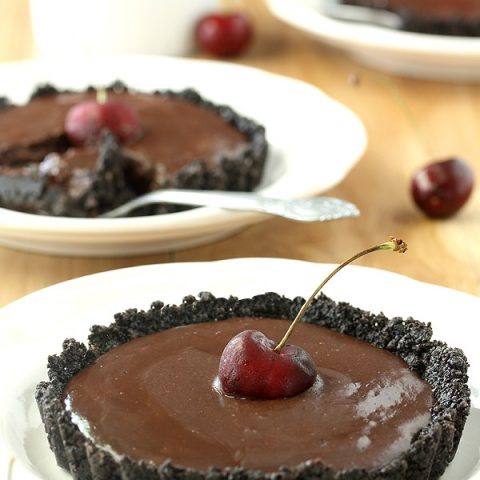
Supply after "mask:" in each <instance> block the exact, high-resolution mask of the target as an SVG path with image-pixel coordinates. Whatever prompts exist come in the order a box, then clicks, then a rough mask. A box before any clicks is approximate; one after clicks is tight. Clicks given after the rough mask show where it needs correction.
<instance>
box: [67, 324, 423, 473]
mask: <svg viewBox="0 0 480 480" xmlns="http://www.w3.org/2000/svg"><path fill="white" fill-rule="evenodd" d="M288 326H289V322H288V321H286V320H278V319H277V320H275V319H268V318H252V317H236V318H232V319H229V320H225V321H224V322H222V323H221V324H220V325H219V324H217V323H213V322H206V323H200V324H195V325H186V326H183V327H177V328H172V329H168V330H166V331H163V332H159V333H156V334H151V335H146V336H144V337H141V338H137V339H135V340H132V341H130V342H127V343H125V344H123V345H120V346H119V347H117V348H114V349H113V350H110V351H109V352H107V353H105V354H104V355H102V356H101V357H100V358H99V359H98V360H97V361H96V362H95V363H94V364H92V365H90V366H88V367H86V368H84V369H83V370H81V371H80V372H79V373H78V374H77V375H75V376H74V377H73V378H72V380H71V381H70V382H69V384H68V385H67V388H66V390H65V396H66V402H67V405H68V407H69V408H71V411H72V417H73V418H74V419H75V421H76V423H77V424H78V426H79V427H80V428H81V430H82V431H83V432H84V433H86V434H91V437H92V440H93V441H94V442H95V443H96V444H99V445H106V446H108V447H110V448H112V449H113V451H114V452H116V453H117V454H122V455H128V456H129V457H130V458H132V459H134V460H137V461H140V460H147V461H151V462H154V463H156V464H161V463H163V462H164V461H166V460H167V459H170V460H171V461H172V462H174V463H176V464H178V465H184V466H188V467H191V468H196V469H199V470H208V468H209V467H210V466H212V465H216V466H217V467H223V468H224V467H243V468H249V469H258V470H262V471H267V472H269V471H275V470H277V469H278V467H279V466H280V465H281V466H288V467H294V466H296V465H298V464H300V463H302V462H305V461H306V460H309V459H314V460H315V461H319V462H322V463H323V464H325V465H328V466H329V467H332V468H335V469H337V470H342V469H352V468H374V467H379V466H382V465H384V464H386V463H388V462H389V461H390V460H392V459H393V458H395V457H396V456H398V455H399V454H400V453H402V452H404V451H405V450H407V449H408V446H409V445H410V442H411V440H412V438H413V436H414V434H416V433H417V432H418V431H419V430H420V429H421V428H423V427H425V426H426V425H427V424H428V422H429V421H430V408H431V406H432V392H431V388H430V386H429V385H428V384H427V383H426V382H425V381H423V380H421V379H420V378H419V377H418V375H416V374H415V373H414V372H412V371H410V370H409V369H408V367H407V365H406V364H405V362H403V360H402V359H401V358H399V357H397V356H396V355H393V354H391V353H389V352H387V351H386V350H382V349H379V348H375V347H372V346H371V345H370V344H368V343H366V342H362V341H360V340H357V339H356V338H353V337H350V336H348V335H343V334H340V333H337V332H333V331H332V330H328V329H326V328H324V327H319V326H316V325H311V324H310V325H309V324H306V323H301V324H300V325H298V326H297V328H296V330H295V332H294V334H293V336H292V342H294V343H295V344H296V345H298V346H301V347H302V348H303V349H305V350H306V351H307V352H308V353H309V354H310V356H311V357H312V359H313V360H314V361H315V364H316V366H317V372H318V377H317V381H316V382H315V384H314V385H313V387H311V388H309V389H308V390H307V391H305V392H303V393H302V394H300V395H296V396H293V397H291V398H288V399H278V400H269V401H267V400H265V401H255V400H246V399H239V398H232V397H229V396H226V395H224V394H223V393H221V391H219V387H218V386H216V385H215V382H216V376H217V373H218V366H219V362H220V355H221V353H222V351H223V349H224V347H225V345H226V344H227V343H228V342H229V340H230V339H232V338H233V337H234V336H235V335H237V334H238V333H240V332H241V331H243V330H249V329H256V330H259V331H261V332H262V333H264V334H266V335H267V336H268V337H269V338H271V339H277V340H279V339H280V338H281V337H282V335H283V333H284V332H285V331H286V330H287V329H288ZM87 432H88V433H87Z"/></svg>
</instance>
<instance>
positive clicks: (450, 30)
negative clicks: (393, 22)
mask: <svg viewBox="0 0 480 480" xmlns="http://www.w3.org/2000/svg"><path fill="white" fill-rule="evenodd" d="M342 3H344V4H346V5H359V6H367V7H370V8H376V9H383V10H388V11H394V12H395V13H397V14H398V15H400V17H401V18H402V21H403V26H402V30H406V31H409V32H416V33H427V34H434V35H449V36H459V37H479V36H480V19H479V18H477V19H472V20H470V19H468V18H463V17H460V16H452V17H451V18H448V19H446V18H440V17H436V16H435V15H431V16H418V15H415V14H414V13H413V12H411V11H409V9H408V8H403V9H400V8H398V9H394V8H390V7H389V6H388V1H387V2H377V3H375V2H374V1H372V0H342Z"/></svg>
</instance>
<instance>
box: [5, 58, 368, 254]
mask: <svg viewBox="0 0 480 480" xmlns="http://www.w3.org/2000/svg"><path fill="white" fill-rule="evenodd" d="M118 79H120V80H122V81H124V82H125V83H126V84H127V85H129V86H131V87H134V88H136V89H139V90H143V91H153V90H155V89H171V90H182V89H184V88H189V87H192V88H195V89H196V90H197V91H198V92H199V93H200V94H202V95H203V96H205V97H206V98H207V99H209V100H212V101H213V102H215V103H220V104H222V103H223V104H228V105H230V106H232V107H233V108H234V109H235V110H236V111H237V112H238V113H240V114H242V115H245V116H248V117H251V118H253V119H255V120H256V121H257V122H259V123H261V124H263V125H264V126H265V128H266V133H267V140H268V142H269V144H270V153H269V156H268V158H267V166H266V170H265V174H264V178H263V180H262V183H261V185H260V187H259V188H258V191H259V192H261V193H263V194H265V195H270V196H273V197H279V198H293V197H305V196H309V195H315V194H318V193H321V192H324V191H325V190H327V189H329V188H331V187H333V186H334V185H336V184H337V183H339V182H340V181H341V180H342V179H343V178H344V177H345V175H346V174H347V173H348V171H349V170H350V168H351V167H352V166H353V165H354V164H355V163H356V162H357V161H358V160H359V159H360V157H361V156H362V154H363V152H364V151H365V148H366V144H367V136H366V132H365V128H364V126H363V124H362V123H361V121H360V120H359V119H358V117H357V116H356V115H355V114H354V113H352V112H351V111H350V110H349V109H347V108H346V107H344V106H343V105H341V104H340V103H338V102H336V101H334V100H332V99H331V98H330V97H328V96H326V95H325V94H324V93H322V92H321V91H320V90H319V89H317V88H316V87H314V86H312V85H309V84H307V83H304V82H300V81H298V80H294V79H291V78H287V77H283V76H279V75H275V74H271V73H267V72H264V71H262V70H258V69H254V68H250V67H245V66H240V65H234V64H229V63H223V62H215V61H206V60H190V59H180V58H173V57H157V56H120V57H105V58H98V57H96V58H89V59H88V58H84V59H75V60H71V61H62V62H58V61H27V62H18V63H11V64H1V65H0V96H1V95H6V96H8V97H9V98H11V99H12V100H13V101H15V102H25V101H26V100H27V99H28V97H29V95H30V94H31V92H32V90H33V89H34V88H35V86H36V85H38V84H41V83H45V82H50V83H53V84H54V85H56V86H58V87H60V88H72V89H82V88H85V87H86V86H87V85H92V84H93V85H105V84H108V83H110V82H112V81H114V80H118ZM265 218H268V217H267V216H265V215H262V214H258V213H246V212H229V211H226V210H221V209H218V208H207V207H202V208H197V209H193V210H189V211H184V212H179V213H173V214H168V215H155V216H149V217H137V218H119V219H79V218H65V217H62V218H58V217H57V218H55V217H48V216H44V215H31V214H25V213H20V212H15V211H13V210H6V209H1V208H0V244H3V245H6V246H11V247H14V248H20V249H25V250H31V251H36V252H45V253H50V254H59V255H88V256H114V255H134V254H146V253H154V252H164V251H172V250H179V249H182V248H187V247H191V246H194V245H199V244H201V243H206V242H209V241H212V240H215V239H218V238H221V237H224V236H226V235H229V234H231V233H233V232H235V231H237V230H239V229H241V228H242V227H245V226H247V225H250V224H253V223H256V222H259V221H261V220H263V219H265Z"/></svg>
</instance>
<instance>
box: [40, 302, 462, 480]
mask: <svg viewBox="0 0 480 480" xmlns="http://www.w3.org/2000/svg"><path fill="white" fill-rule="evenodd" d="M303 302H304V300H303V299H301V298H296V299H294V300H290V299H286V298H284V297H281V296H279V295H276V294H273V293H269V294H265V295H259V296H256V297H253V298H252V299H242V300H239V299H237V298H234V297H231V298H228V299H224V298H215V297H213V296H212V295H211V294H207V293H203V294H201V295H200V297H199V299H196V298H194V297H186V298H185V300H184V302H183V303H182V304H181V305H179V306H165V305H163V304H162V303H161V302H155V303H154V304H152V308H151V309H150V310H149V311H147V312H143V311H137V310H128V311H126V312H124V313H122V314H118V315H116V318H115V323H114V324H112V325H111V326H109V327H99V326H96V327H92V333H91V335H90V336H89V344H90V346H89V348H87V347H85V346H84V345H83V344H80V343H78V342H76V341H74V340H66V341H65V343H64V350H63V353H62V354H60V355H59V356H57V355H54V356H51V357H50V358H49V376H50V382H42V383H40V384H39V385H38V388H37V395H36V396H37V401H38V404H39V408H40V411H41V414H42V419H43V421H44V424H45V428H46V431H47V434H48V438H49V442H50V445H51V448H52V450H53V451H54V452H55V455H56V458H57V462H58V464H59V465H61V466H62V467H63V468H66V469H67V470H69V471H70V472H71V473H72V474H73V475H74V476H75V478H79V479H85V480H86V479H89V480H90V479H92V480H99V479H106V478H108V479H120V478H122V479H124V480H129V479H132V480H133V479H136V480H143V479H166V478H168V479H174V478H175V479H202V478H207V479H254V478H255V479H259V478H265V479H269V480H273V479H277V480H280V479H281V480H283V479H284V480H286V479H313V478H317V479H337V480H338V479H341V480H347V479H348V480H354V479H380V478H382V479H385V478H388V479H392V480H395V479H416V480H421V479H437V478H439V477H440V476H441V474H442V473H443V472H444V470H445V468H446V466H447V465H448V463H449V462H450V461H451V460H452V459H453V456H454V454H455V451H456V449H457V446H458V442H459V440H460V436H461V433H462V430H463V426H464V424H465V420H466V417H467V415H468V412H469V406H470V400H469V394H470V392H469V389H468V386H467V374H466V371H467V361H466V359H465V357H464V355H463V353H462V352H461V351H460V350H458V349H452V348H449V347H448V346H446V345H445V344H444V343H441V342H438V341H432V340H431V334H432V332H431V329H430V327H429V326H428V325H424V324H422V323H420V322H417V321H415V320H412V319H407V320H403V319H400V318H393V319H387V318H386V317H384V316H383V315H372V314H370V313H368V312H365V311H362V310H359V309H356V308H354V307H351V306H349V305H347V304H344V303H339V304H337V303H335V302H332V301H331V300H329V299H328V298H327V297H325V296H323V295H321V296H320V297H319V298H318V299H317V300H316V301H315V302H314V303H313V305H312V307H311V308H310V309H309V311H308V312H307V314H306V316H305V317H304V319H305V322H307V323H313V324H316V325H321V326H325V327H327V328H329V329H331V330H333V331H338V332H341V333H345V334H347V335H350V336H353V337H357V338H358V339H360V340H363V341H365V342H368V343H370V344H371V345H374V346H376V347H380V348H383V349H385V350H387V351H389V352H391V353H393V354H395V355H397V356H398V357H400V358H401V359H403V360H404V361H405V362H406V364H407V365H408V367H409V369H410V370H412V371H413V372H415V373H416V374H418V375H419V376H420V377H421V378H423V379H424V380H425V381H426V382H427V383H428V384H429V385H430V386H431V388H432V391H433V396H434V403H433V406H432V408H431V411H430V414H431V420H430V422H429V423H428V425H427V426H426V427H424V428H421V430H420V431H419V432H417V433H416V434H415V435H414V436H413V439H412V441H411V443H410V445H409V447H408V449H407V450H406V451H405V452H403V453H399V454H398V455H396V456H395V458H393V459H391V460H390V461H388V460H387V462H386V463H383V464H381V465H374V466H371V467H368V466H364V467H352V468H349V467H346V468H335V467H332V466H329V465H328V464H326V463H323V462H321V461H316V460H315V459H310V460H308V461H305V462H303V463H300V464H299V465H296V466H285V467H282V466H280V465H279V467H278V470H277V471H275V472H273V473H265V472H261V471H258V470H254V469H248V468H246V469H244V468H241V467H225V468H222V467H221V466H220V467H219V466H215V465H212V466H211V467H210V468H209V469H201V470H196V469H192V468H188V467H182V466H180V465H177V464H175V463H173V462H171V461H168V460H167V461H165V462H163V463H161V464H156V463H150V462H148V461H147V460H135V459H132V458H129V457H128V456H125V457H122V458H121V459H116V458H114V457H113V456H112V455H111V454H110V453H109V452H107V451H105V449H103V448H99V446H97V445H95V444H94V443H93V442H92V441H91V440H90V439H88V438H86V437H85V436H84V435H83V434H82V433H81V432H80V431H79V429H78V427H77V425H76V424H75V423H74V422H73V421H72V418H71V413H70V412H69V411H67V410H66V407H65V404H64V401H63V398H64V391H65V388H66V386H67V384H68V383H69V382H70V380H71V379H72V378H73V377H74V375H76V374H77V373H78V372H80V371H81V370H82V369H83V368H85V367H87V366H88V365H91V364H92V363H94V362H95V360H96V359H98V358H99V357H100V356H101V355H102V354H104V353H105V352H108V351H110V350H111V349H112V348H114V347H116V346H118V345H121V344H123V343H126V342H128V341H130V340H132V339H134V338H138V337H142V336H144V335H149V334H151V333H155V332H158V331H162V330H165V329H167V328H171V327H174V326H179V325H188V324H196V323H200V322H211V321H220V320H225V319H228V318H232V317H237V316H240V317H242V316H251V317H273V318H286V319H292V318H294V316H295V314H296V312H298V310H299V308H300V307H301V305H302V304H303ZM226 325H227V324H225V326H226ZM218 328H219V329H221V328H222V325H221V324H219V325H218ZM159 434H161V433H160V432H159Z"/></svg>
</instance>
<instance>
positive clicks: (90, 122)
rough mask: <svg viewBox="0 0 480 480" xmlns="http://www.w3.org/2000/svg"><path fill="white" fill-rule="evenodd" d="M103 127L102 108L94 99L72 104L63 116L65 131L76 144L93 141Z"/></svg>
mask: <svg viewBox="0 0 480 480" xmlns="http://www.w3.org/2000/svg"><path fill="white" fill-rule="evenodd" d="M104 127H105V125H104V120H103V113H102V109H101V108H100V104H99V103H98V102H97V101H96V100H86V101H85V102H81V103H78V104H77V105H74V106H73V107H72V108H70V110H68V112H67V116H66V118H65V127H64V128H65V133H66V134H67V136H68V138H69V140H70V141H71V142H72V143H74V144H76V145H83V144H86V143H92V142H94V141H95V140H96V139H97V138H98V135H99V133H100V131H101V130H102V129H103V128H104Z"/></svg>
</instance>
